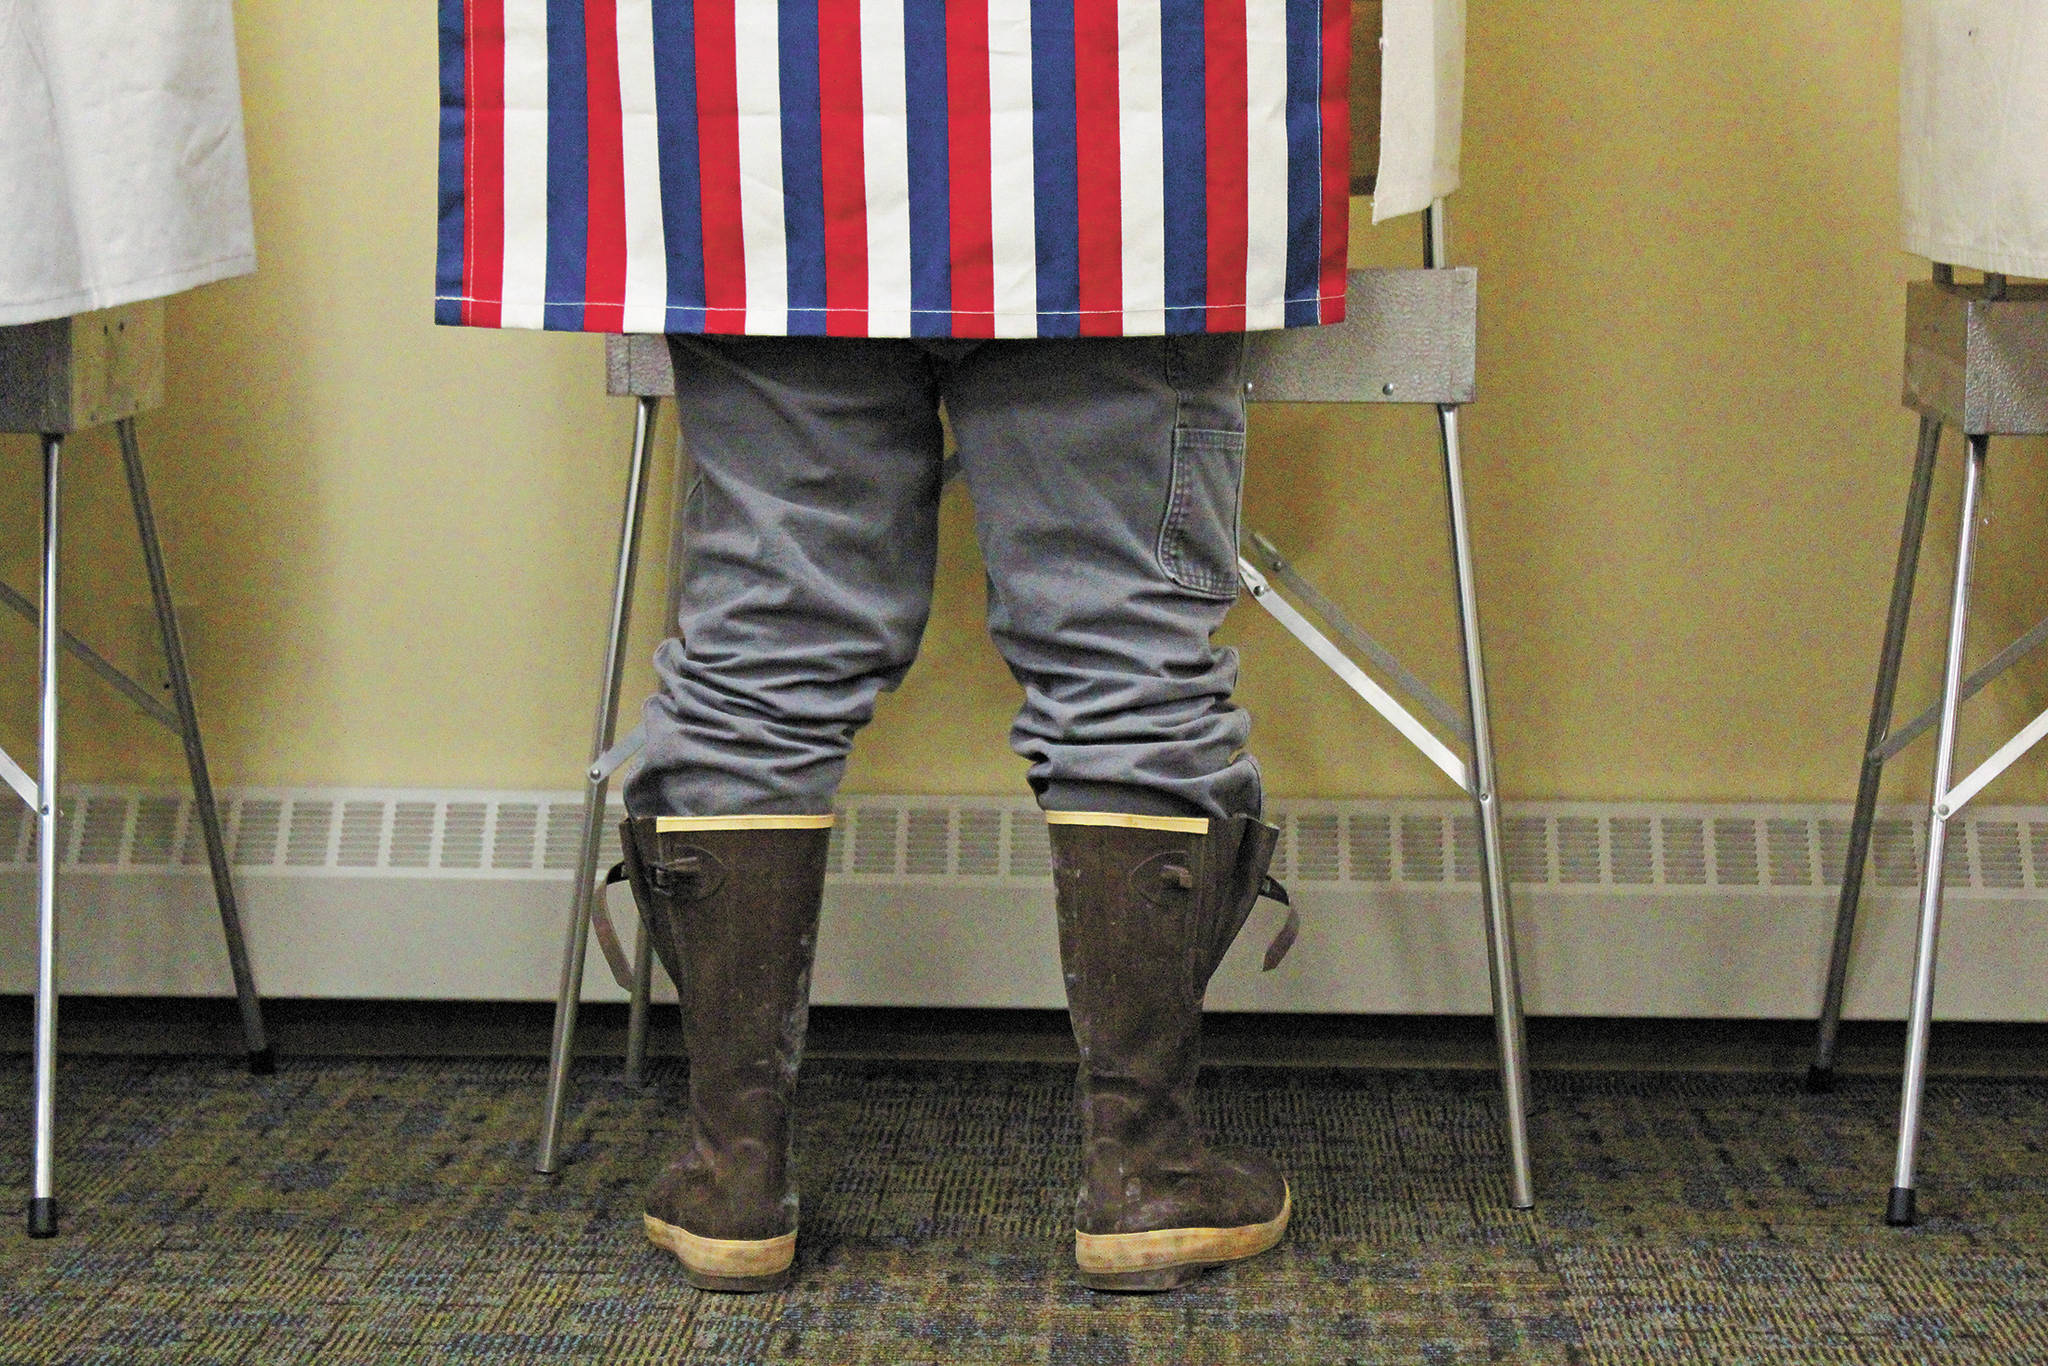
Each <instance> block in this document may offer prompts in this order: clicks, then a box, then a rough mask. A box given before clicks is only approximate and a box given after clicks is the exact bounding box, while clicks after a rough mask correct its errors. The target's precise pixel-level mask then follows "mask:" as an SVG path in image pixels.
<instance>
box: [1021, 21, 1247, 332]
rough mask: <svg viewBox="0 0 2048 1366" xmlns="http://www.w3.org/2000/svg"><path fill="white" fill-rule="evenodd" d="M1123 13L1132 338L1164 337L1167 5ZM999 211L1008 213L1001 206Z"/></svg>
mask: <svg viewBox="0 0 2048 1366" xmlns="http://www.w3.org/2000/svg"><path fill="white" fill-rule="evenodd" d="M1279 2H1280V3H1282V4H1284V3H1285V2H1286V0H1279ZM1116 9H1117V17H1116V25H1117V73H1116V90H1117V106H1118V107H1117V140H1118V144H1119V150H1120V152H1121V166H1120V170H1121V173H1122V180H1123V246H1124V331H1125V332H1126V333H1129V334H1133V335H1146V336H1156V335H1157V334H1159V333H1161V332H1164V331H1165V330H1166V130H1165V127H1164V119H1165V112H1166V111H1165V105H1166V95H1165V90H1164V85H1165V79H1166V77H1165V61H1164V56H1163V53H1162V50H1161V47H1160V41H1161V39H1160V32H1159V0H1117V7H1116ZM996 211H997V213H998V214H1000V213H1001V212H1002V209H1001V207H1000V205H998V207H997V210H996Z"/></svg>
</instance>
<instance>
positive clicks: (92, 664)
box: [0, 583, 185, 736]
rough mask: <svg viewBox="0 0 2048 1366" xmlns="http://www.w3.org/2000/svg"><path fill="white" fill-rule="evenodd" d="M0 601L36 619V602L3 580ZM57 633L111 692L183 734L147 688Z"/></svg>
mask: <svg viewBox="0 0 2048 1366" xmlns="http://www.w3.org/2000/svg"><path fill="white" fill-rule="evenodd" d="M0 603H5V604H6V605H7V606H9V607H12V608H13V609H14V610H15V611H16V612H18V613H20V614H21V615H22V616H23V617H25V618H27V619H28V621H29V622H30V624H34V623H35V621H36V620H37V613H36V605H35V604H34V603H32V602H30V601H29V600H28V599H27V598H25V597H23V596H22V595H21V594H20V593H17V592H15V591H14V589H12V588H10V587H9V586H8V585H6V584H4V583H0ZM58 636H59V637H60V638H61V639H62V640H63V642H64V648H65V649H67V650H69V651H70V652H71V653H72V654H73V655H74V656H75V657H76V658H77V659H78V660H79V661H80V662H81V663H83V664H84V665H85V667H87V668H88V669H91V670H92V671H93V672H94V673H96V674H98V675H99V676H100V677H101V678H103V679H105V680H106V682H107V685H108V686H109V687H111V688H113V689H114V691H116V692H118V693H120V694H121V696H123V697H125V698H127V699H128V700H129V701H130V702H133V703H134V704H135V705H136V706H137V707H138V708H140V709H141V710H142V712H143V714H144V715H146V716H148V717H149V718H150V719H151V720H153V721H155V722H156V723H157V724H158V725H160V726H162V727H163V728H164V729H165V730H168V731H169V732H170V733H171V734H173V735H179V736H182V735H183V734H184V733H185V727H184V725H183V723H181V722H180V721H179V720H178V714H177V713H176V712H174V711H172V710H171V709H170V708H169V707H167V706H165V705H164V704H163V703H161V702H159V701H157V700H156V699H155V698H154V697H151V696H150V695H149V689H147V688H145V687H143V686H142V685H141V684H140V683H137V682H136V681H135V680H134V679H132V678H130V677H129V676H128V675H127V674H125V673H122V672H121V671H120V670H119V669H117V668H115V667H114V666H113V665H112V664H110V663H108V662H107V660H106V657H105V656H103V655H101V654H100V653H99V652H98V651H97V650H95V649H93V648H92V646H90V645H87V644H86V643H85V642H84V641H82V640H80V639H79V638H78V637H77V636H74V635H72V634H71V632H69V631H59V632H58Z"/></svg>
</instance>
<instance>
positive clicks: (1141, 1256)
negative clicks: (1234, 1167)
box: [1074, 1185, 1294, 1293]
mask: <svg viewBox="0 0 2048 1366" xmlns="http://www.w3.org/2000/svg"><path fill="white" fill-rule="evenodd" d="M1293 1212H1294V1193H1293V1192H1292V1191H1291V1190H1288V1189H1287V1188H1286V1187H1285V1186H1284V1185H1283V1186H1282V1188H1281V1198H1280V1213H1279V1214H1277V1215H1275V1216H1274V1217H1273V1218H1271V1219H1268V1220H1267V1221H1266V1222H1265V1223H1263V1224H1241V1225H1239V1226H1238V1227H1236V1228H1162V1229H1154V1230H1152V1231H1151V1232H1148V1233H1082V1232H1081V1231H1080V1230H1078V1229H1076V1230H1075V1232H1074V1260H1075V1261H1076V1262H1078V1263H1079V1264H1080V1267H1081V1284H1083V1285H1085V1286H1087V1287H1088V1288H1089V1289H1090V1290H1121V1291H1127V1292H1140V1293H1142V1292H1146V1291H1156V1290H1172V1289H1174V1288H1176V1287H1178V1286H1183V1285H1186V1284H1187V1283H1188V1282H1189V1281H1191V1280H1193V1279H1194V1278H1195V1277H1197V1276H1199V1275H1201V1274H1202V1273H1203V1272H1204V1271H1207V1270H1208V1269H1209V1268H1211V1267H1216V1266H1222V1265H1224V1264H1225V1263H1227V1262H1241V1261H1243V1260H1244V1259H1245V1258H1247V1257H1256V1256H1257V1255H1258V1254H1259V1253H1261V1252H1264V1251H1266V1250H1267V1249H1268V1248H1270V1247H1272V1246H1273V1245H1274V1244H1275V1243H1277V1242H1279V1241H1280V1238H1281V1235H1283V1234H1285V1233H1286V1232H1287V1220H1288V1218H1289V1216H1291V1215H1292V1214H1293Z"/></svg>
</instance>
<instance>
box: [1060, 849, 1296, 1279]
mask: <svg viewBox="0 0 2048 1366" xmlns="http://www.w3.org/2000/svg"><path fill="white" fill-rule="evenodd" d="M1047 820H1048V821H1049V823H1050V826H1051V832H1052V849H1053V878H1054V884H1055V890H1056V892H1057V895H1058V902H1059V923H1060V960H1061V963H1062V965H1063V966H1064V968H1065V971H1066V982H1067V1003H1068V1008H1069V1011H1070V1013H1071V1014H1072V1016H1073V1023H1074V1040H1075V1042H1076V1043H1077V1044H1079V1045H1080V1050H1081V1074H1080V1082H1079V1100H1080V1108H1081V1143H1082V1157H1081V1163H1082V1173H1081V1192H1080V1197H1079V1199H1078V1201H1077V1202H1076V1205H1075V1214H1074V1229H1075V1232H1074V1255H1075V1259H1076V1260H1077V1261H1078V1263H1079V1264H1080V1269H1081V1283H1082V1284H1083V1285H1086V1286H1089V1287H1092V1288H1093V1289H1097V1290H1170V1289H1172V1288H1173V1287H1175V1286H1178V1285H1184V1284H1186V1283H1187V1282H1188V1281H1190V1280H1193V1279H1194V1278H1195V1276H1197V1275H1198V1274H1200V1273H1201V1272H1202V1271H1203V1270H1204V1269H1206V1268H1208V1267H1212V1266H1216V1265H1219V1264H1221V1263H1224V1262H1233V1261H1237V1260H1239V1259H1241V1258H1244V1257H1250V1256H1252V1255H1254V1254H1256V1253H1260V1252H1264V1251H1265V1250H1266V1249H1267V1248H1270V1247H1272V1246H1273V1245H1274V1244H1275V1243H1277V1242H1279V1241H1280V1237H1281V1234H1283V1233H1284V1232H1285V1231H1286V1229H1287V1219H1288V1215H1289V1213H1290V1212H1291V1209H1292V1202H1291V1197H1290V1195H1289V1192H1288V1189H1287V1182H1286V1181H1285V1180H1284V1179H1283V1178H1282V1177H1281V1175H1280V1173H1279V1171H1278V1170H1277V1169H1276V1168H1275V1167H1274V1166H1273V1164H1272V1163H1271V1162H1270V1161H1268V1160H1267V1159H1266V1158H1264V1157H1262V1156H1260V1155H1259V1154H1257V1153H1253V1152H1248V1151H1245V1150H1242V1149H1235V1148H1210V1147H1208V1146H1207V1145H1206V1144H1204V1142H1203V1141H1202V1137H1201V1134H1200V1131H1199V1129H1198V1127H1197V1125H1196V1123H1195V1118H1194V1111H1193V1099H1194V1085H1195V1070H1196V1068H1197V1066H1198V1065H1199V1063H1200V1052H1201V1030H1202V995H1203V992H1204V991H1205V990H1206V989H1207V987H1208V985H1209V978H1210V977H1211V976H1212V975H1213V974H1214V973H1215V971H1216V966H1217V964H1219V963H1221V962H1222V961H1223V955H1224V953H1225V952H1226V951H1227V950H1228V949H1229V947H1230V945H1231V941H1233V940H1234V939H1236V937H1237V932H1238V931H1239V930H1240V929H1241V928H1242V927H1243V925H1244V922H1245V917H1246V916H1247V915H1249V914H1250V912H1251V907H1252V903H1253V902H1254V901H1256V900H1257V899H1258V897H1259V895H1260V894H1261V892H1262V891H1263V892H1264V893H1266V894H1267V895H1272V896H1275V897H1277V898H1278V899H1281V900H1284V899H1285V895H1286V894H1285V893H1284V892H1283V891H1281V889H1280V887H1279V885H1278V884H1277V883H1274V882H1272V881H1271V880H1270V879H1269V878H1267V877H1266V876H1265V872H1266V867H1267V865H1268V864H1269V863H1271V861H1272V857H1273V845H1274V841H1275V840H1276V839H1277V837H1278V834H1279V832H1278V831H1276V830H1275V829H1273V827H1271V826H1269V825H1265V824H1262V823H1261V822H1259V821H1257V820H1254V819H1252V818H1250V817H1247V816H1237V817H1232V818H1231V819H1229V820H1209V819H1205V818H1180V817H1153V816H1125V815H1118V814H1114V813H1098V812H1075V811H1062V812H1049V813H1048V814H1047ZM1294 927H1295V922H1294V919H1293V916H1292V914H1291V912H1290V915H1289V918H1288V922H1287V927H1286V928H1285V929H1283V930H1282V931H1281V933H1280V936H1279V938H1277V939H1275V940H1274V942H1273V947H1272V948H1271V949H1270V950H1269V951H1268V953H1267V960H1266V966H1267V967H1269V968H1270V967H1272V966H1273V965H1274V964H1275V963H1277V962H1278V961H1279V960H1280V957H1281V956H1282V955H1284V954H1285V953H1286V951H1287V946H1288V945H1289V944H1290V943H1292V940H1293V931H1294Z"/></svg>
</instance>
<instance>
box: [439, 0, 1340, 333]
mask: <svg viewBox="0 0 2048 1366" xmlns="http://www.w3.org/2000/svg"><path fill="white" fill-rule="evenodd" d="M1349 18H1350V0H441V44H442V48H441V52H442V58H441V74H442V113H441V224H440V245H439V271H438V281H437V290H436V296H437V297H436V308H435V315H436V318H437V320H438V321H440V322H443V323H451V324H460V325H466V326H473V327H530V328H550V329H558V330H567V331H586V332H718V333H750V334H764V335H814V336H823V335H832V336H873V337H913V336H914V337H1072V336H1114V335H1139V334H1155V335H1156V334H1160V333H1179V332H1204V331H1209V332H1230V331H1246V330H1257V329H1265V328H1278V327H1297V326H1311V325H1314V324H1318V323H1325V322H1334V321H1337V320H1339V319H1341V317H1342V316H1343V308H1344V263H1345V230H1346V222H1347V195H1348V152H1347V147H1346V141H1347V137H1348V119H1347V86H1348V80H1349V73H1348V66H1349V60H1350V45H1349Z"/></svg>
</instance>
